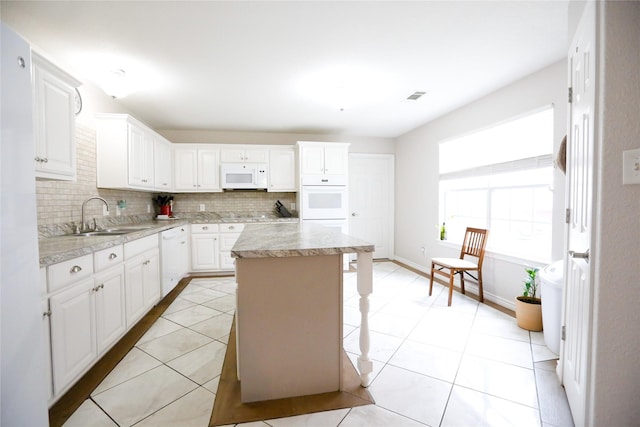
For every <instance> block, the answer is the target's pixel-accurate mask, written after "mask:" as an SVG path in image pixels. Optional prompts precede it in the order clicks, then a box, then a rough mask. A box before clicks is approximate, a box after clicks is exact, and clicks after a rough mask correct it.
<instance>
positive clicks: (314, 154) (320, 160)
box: [300, 146, 324, 175]
mask: <svg viewBox="0 0 640 427" xmlns="http://www.w3.org/2000/svg"><path fill="white" fill-rule="evenodd" d="M300 173H301V174H303V175H322V174H324V149H323V148H322V147H319V146H318V147H300Z"/></svg>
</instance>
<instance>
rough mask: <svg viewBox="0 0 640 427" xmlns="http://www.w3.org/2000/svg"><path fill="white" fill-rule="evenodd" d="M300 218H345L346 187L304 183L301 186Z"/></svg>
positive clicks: (346, 207)
mask: <svg viewBox="0 0 640 427" xmlns="http://www.w3.org/2000/svg"><path fill="white" fill-rule="evenodd" d="M300 202H301V203H302V206H301V207H300V208H301V214H302V220H303V221H304V220H309V219H324V220H328V219H341V220H346V218H347V210H348V206H347V187H346V186H344V185H338V186H329V185H326V186H320V185H306V186H303V187H302V191H301V200H300Z"/></svg>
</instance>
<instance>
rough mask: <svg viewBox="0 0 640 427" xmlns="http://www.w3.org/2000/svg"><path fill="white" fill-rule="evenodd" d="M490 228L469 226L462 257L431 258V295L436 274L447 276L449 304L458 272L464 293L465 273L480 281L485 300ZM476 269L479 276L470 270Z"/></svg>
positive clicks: (479, 287)
mask: <svg viewBox="0 0 640 427" xmlns="http://www.w3.org/2000/svg"><path fill="white" fill-rule="evenodd" d="M488 234H489V230H484V229H482V228H471V227H467V231H466V233H465V235H464V242H463V243H462V249H461V250H460V258H433V259H432V260H431V280H430V283H429V296H431V292H432V291H433V277H434V274H439V275H441V276H444V277H447V278H448V279H449V304H448V305H449V306H451V299H452V298H453V279H454V277H455V276H456V274H460V290H461V291H462V293H463V294H464V293H465V292H464V275H465V274H468V275H469V276H471V277H472V278H474V279H475V280H476V281H477V282H478V289H479V297H480V302H483V301H484V295H483V293H482V261H483V260H484V247H485V245H486V244H487V236H488ZM465 256H471V257H475V258H476V263H474V262H471V261H469V260H467V259H465ZM470 271H476V272H477V274H478V277H474V276H473V275H471V274H470V273H469V272H470Z"/></svg>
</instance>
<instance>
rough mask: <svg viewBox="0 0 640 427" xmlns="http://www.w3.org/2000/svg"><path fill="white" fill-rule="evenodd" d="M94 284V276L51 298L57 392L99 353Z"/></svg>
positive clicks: (53, 361) (53, 362) (54, 372)
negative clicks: (97, 347)
mask: <svg viewBox="0 0 640 427" xmlns="http://www.w3.org/2000/svg"><path fill="white" fill-rule="evenodd" d="M93 288H94V286H93V279H88V280H84V281H81V282H78V283H75V284H73V285H72V286H70V288H69V289H68V290H66V291H64V292H60V293H59V294H56V295H54V296H52V297H51V298H50V304H51V359H52V365H53V384H54V394H58V393H59V392H60V391H61V390H62V389H63V388H64V387H65V386H66V385H67V384H69V383H70V382H71V381H73V380H74V379H75V377H76V376H78V375H79V374H80V373H82V371H84V369H85V368H86V367H87V366H89V364H91V363H92V362H93V360H94V359H95V358H96V356H97V350H96V336H95V318H94V307H93V304H94V298H93V294H94V290H93Z"/></svg>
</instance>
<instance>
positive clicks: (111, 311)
mask: <svg viewBox="0 0 640 427" xmlns="http://www.w3.org/2000/svg"><path fill="white" fill-rule="evenodd" d="M94 289H96V292H95V307H96V340H97V347H98V354H100V353H102V352H103V351H104V350H106V349H108V348H109V347H110V346H111V344H113V343H114V342H115V341H116V340H117V339H118V338H119V337H120V336H121V335H122V334H123V333H124V332H125V331H126V329H127V321H126V315H125V305H124V304H125V303H124V301H125V297H124V266H123V265H122V264H121V265H119V266H117V267H113V268H111V269H109V270H107V271H105V272H104V273H100V274H96V275H95V276H94Z"/></svg>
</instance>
